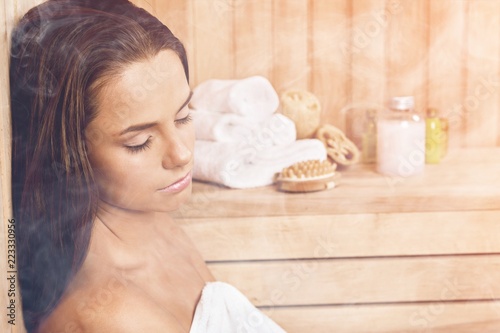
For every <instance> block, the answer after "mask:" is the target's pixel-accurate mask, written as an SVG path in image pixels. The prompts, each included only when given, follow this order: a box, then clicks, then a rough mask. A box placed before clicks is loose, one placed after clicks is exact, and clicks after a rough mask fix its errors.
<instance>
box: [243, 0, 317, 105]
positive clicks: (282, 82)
mask: <svg viewBox="0 0 500 333" xmlns="http://www.w3.org/2000/svg"><path fill="white" fill-rule="evenodd" d="M307 4H308V2H307V0H295V1H286V0H273V18H272V19H273V30H272V34H273V36H274V40H275V41H279V42H277V43H276V42H275V43H273V53H274V57H273V59H274V64H273V81H274V82H273V83H274V87H275V89H276V91H277V92H278V95H280V96H281V94H282V93H283V92H285V91H286V90H288V89H306V90H307V89H308V88H309V86H308V84H309V72H310V68H309V64H308V41H307V39H308V25H307ZM236 37H237V36H236Z"/></svg>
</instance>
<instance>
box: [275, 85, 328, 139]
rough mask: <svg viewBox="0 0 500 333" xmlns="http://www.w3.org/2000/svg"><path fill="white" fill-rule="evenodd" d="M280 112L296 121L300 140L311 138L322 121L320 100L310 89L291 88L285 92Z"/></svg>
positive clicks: (282, 96)
mask: <svg viewBox="0 0 500 333" xmlns="http://www.w3.org/2000/svg"><path fill="white" fill-rule="evenodd" d="M280 112H281V113H282V114H284V115H285V116H287V117H288V118H290V119H292V120H293V122H294V123H295V128H296V130H297V139H298V140H300V139H306V138H311V137H312V136H313V135H314V132H315V131H316V129H317V128H318V127H319V124H320V121H321V105H320V103H319V100H318V98H316V96H314V95H313V94H312V93H310V92H308V91H302V90H289V91H286V92H285V93H283V95H281V111H280Z"/></svg>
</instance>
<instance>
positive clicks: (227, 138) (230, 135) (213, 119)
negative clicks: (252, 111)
mask: <svg viewBox="0 0 500 333" xmlns="http://www.w3.org/2000/svg"><path fill="white" fill-rule="evenodd" d="M191 114H192V115H193V119H194V128H195V133H196V139H197V140H208V141H219V142H242V141H245V142H247V143H249V144H256V145H262V144H263V145H266V146H272V145H283V144H288V143H291V142H293V141H295V139H296V131H295V124H294V122H293V121H292V120H291V119H289V118H287V117H286V116H284V115H282V114H279V113H274V114H273V115H271V116H270V117H268V118H267V119H266V120H265V121H261V122H258V121H255V120H253V119H249V118H248V117H244V116H241V115H239V114H233V113H221V112H210V111H206V110H203V109H198V110H193V111H192V113H191Z"/></svg>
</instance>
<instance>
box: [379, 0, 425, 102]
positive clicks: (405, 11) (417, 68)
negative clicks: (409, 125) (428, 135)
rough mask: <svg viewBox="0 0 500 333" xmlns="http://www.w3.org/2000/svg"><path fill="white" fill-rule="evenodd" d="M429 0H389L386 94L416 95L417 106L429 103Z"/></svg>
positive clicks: (387, 5) (390, 95)
mask: <svg viewBox="0 0 500 333" xmlns="http://www.w3.org/2000/svg"><path fill="white" fill-rule="evenodd" d="M427 6H428V1H426V0H415V1H388V2H387V4H386V7H387V12H388V13H391V15H390V17H389V19H388V35H387V39H386V41H387V44H386V53H385V55H386V61H387V63H386V68H387V73H386V75H387V96H388V97H389V98H390V97H393V96H409V95H410V96H414V97H415V107H416V110H417V111H419V112H422V109H425V108H426V106H427V92H426V89H425V87H426V83H427V82H426V68H427V64H428V59H427V56H428V54H427V52H426V51H427V31H428V23H427V14H428V9H427Z"/></svg>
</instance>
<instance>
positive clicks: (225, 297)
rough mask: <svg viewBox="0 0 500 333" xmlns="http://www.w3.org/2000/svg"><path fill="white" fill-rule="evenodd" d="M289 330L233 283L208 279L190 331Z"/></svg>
mask: <svg viewBox="0 0 500 333" xmlns="http://www.w3.org/2000/svg"><path fill="white" fill-rule="evenodd" d="M236 332H242V333H243V332H245V333H286V332H285V330H284V329H283V328H281V327H280V326H279V325H278V324H277V323H275V322H274V321H273V320H272V319H270V318H269V317H268V316H266V315H265V314H264V313H262V312H261V311H260V310H259V309H257V308H256V307H255V306H254V305H253V304H252V303H251V302H250V300H249V299H248V298H247V297H246V296H245V295H244V294H243V293H242V292H241V291H239V290H238V289H236V288H235V287H233V286H232V285H230V284H228V283H226V282H221V281H213V282H207V283H206V284H205V287H204V288H203V290H202V293H201V297H200V300H199V302H198V304H197V305H196V309H195V313H194V317H193V322H192V323H191V328H190V330H189V333H236Z"/></svg>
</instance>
